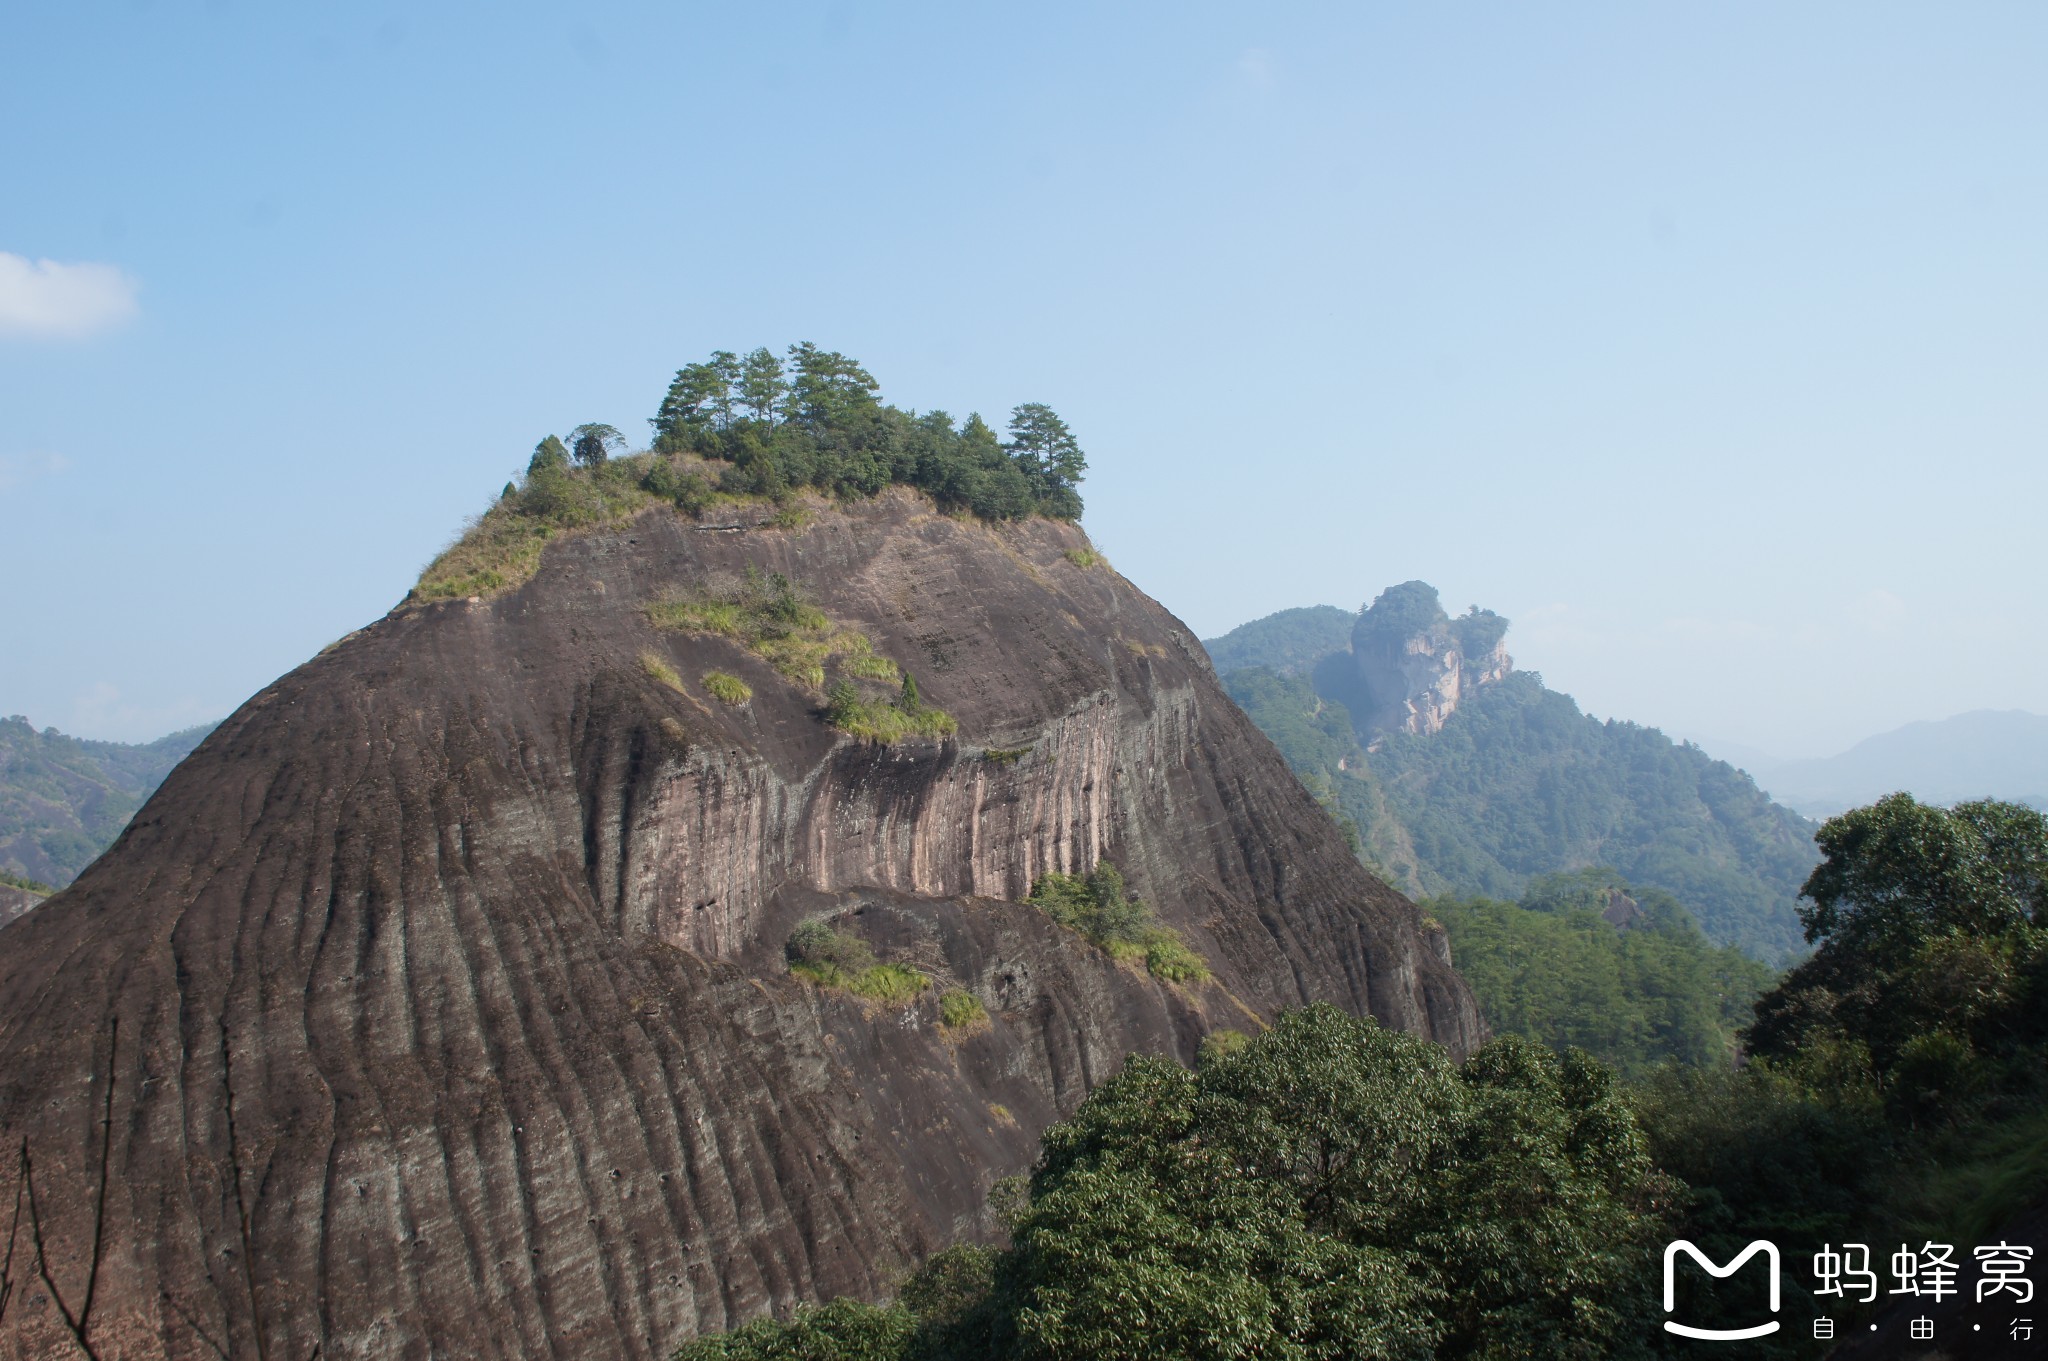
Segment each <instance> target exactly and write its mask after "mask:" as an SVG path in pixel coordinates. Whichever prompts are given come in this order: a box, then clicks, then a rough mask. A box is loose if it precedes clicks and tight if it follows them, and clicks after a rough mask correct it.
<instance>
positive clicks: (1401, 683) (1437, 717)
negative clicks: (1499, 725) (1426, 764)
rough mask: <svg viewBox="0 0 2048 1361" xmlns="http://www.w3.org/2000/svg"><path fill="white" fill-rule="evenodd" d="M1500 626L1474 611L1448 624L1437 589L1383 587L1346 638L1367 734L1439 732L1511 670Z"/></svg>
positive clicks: (1417, 584) (1494, 617) (1406, 585)
mask: <svg viewBox="0 0 2048 1361" xmlns="http://www.w3.org/2000/svg"><path fill="white" fill-rule="evenodd" d="M1506 631H1507V625H1506V621H1505V620H1502V619H1501V618H1500V616H1498V615H1496V614H1493V613H1491V612H1490V611H1485V610H1481V609H1479V608H1478V607H1477V606H1474V607H1473V610H1472V612H1471V613H1470V614H1467V615H1464V616H1461V617H1459V618H1457V619H1452V618H1449V617H1448V616H1446V615H1445V614H1444V611H1443V608H1442V606H1441V605H1439V604H1438V603H1437V594H1436V589H1435V588H1434V587H1432V586H1430V585H1428V584H1427V583H1425V582H1420V581H1409V582H1404V583H1402V584H1401V585H1399V586H1393V587H1389V588H1388V589H1387V590H1386V591H1384V592H1382V593H1381V594H1380V596H1379V598H1378V599H1376V600H1375V601H1373V603H1372V604H1370V605H1368V606H1367V607H1366V608H1365V609H1364V610H1363V611H1361V612H1360V614H1359V617H1358V623H1357V625H1356V626H1355V627H1354V628H1353V630H1352V634H1351V657H1352V665H1353V666H1354V667H1355V668H1356V677H1355V683H1356V686H1357V690H1358V693H1359V694H1360V695H1361V697H1362V698H1363V699H1364V701H1365V702H1364V705H1363V706H1362V707H1363V712H1362V713H1361V714H1359V715H1357V717H1359V718H1361V719H1362V720H1363V723H1364V727H1365V729H1366V730H1367V731H1370V732H1375V733H1390V732H1405V733H1416V734H1419V735H1422V736H1428V735H1430V734H1432V733H1438V732H1441V731H1443V726H1444V724H1445V722H1446V721H1448V720H1449V718H1450V716H1451V715H1452V714H1454V713H1456V712H1457V710H1458V704H1459V702H1460V701H1461V700H1463V699H1464V698H1465V696H1466V695H1467V694H1469V693H1470V692H1471V691H1472V690H1473V689H1476V688H1477V687H1479V686H1482V685H1492V684H1496V683H1498V682H1499V681H1501V680H1503V679H1505V678H1506V676H1507V674H1508V672H1510V671H1511V670H1513V669H1514V660H1513V659H1512V658H1511V657H1509V656H1508V653H1507V645H1506V643H1505V642H1504V641H1503V637H1504V635H1505V633H1506Z"/></svg>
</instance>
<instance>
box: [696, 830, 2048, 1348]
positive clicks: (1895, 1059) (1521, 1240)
mask: <svg viewBox="0 0 2048 1361" xmlns="http://www.w3.org/2000/svg"><path fill="white" fill-rule="evenodd" d="M1820 844H1821V851H1822V855H1823V860H1822V862H1821V864H1820V865H1819V867H1818V868H1816V869H1815V870H1814V871H1813V873H1812V874H1811V875H1810V876H1809V877H1808V878H1807V880H1806V882H1805V885H1804V894H1805V901H1806V906H1804V907H1803V908H1802V919H1803V924H1804V926H1805V930H1806V935H1807V937H1808V940H1809V943H1811V944H1813V945H1814V946H1816V947H1817V948H1816V949H1815V952H1814V954H1813V956H1812V958H1811V960H1810V961H1809V962H1808V963H1806V964H1804V965H1802V966H1800V967H1799V968H1798V969H1796V970H1795V971H1794V972H1793V973H1792V974H1791V975H1789V976H1788V977H1786V978H1785V979H1784V980H1782V981H1781V982H1780V983H1779V984H1778V985H1777V986H1776V987H1775V988H1773V989H1772V990H1771V991H1770V992H1768V993H1767V994H1766V995H1765V996H1764V997H1763V998H1762V999H1761V1000H1760V1001H1759V1002H1758V1004H1757V1006H1756V1009H1755V1017H1756V1020H1755V1022H1754V1024H1753V1025H1752V1026H1751V1027H1750V1029H1749V1030H1748V1032H1747V1042H1748V1044H1749V1047H1750V1051H1751V1057H1750V1059H1749V1061H1748V1062H1747V1063H1745V1064H1744V1065H1742V1066H1741V1067H1737V1066H1735V1065H1734V1064H1732V1063H1730V1064H1721V1065H1719V1066H1714V1067H1699V1068H1695V1067H1686V1066H1684V1065H1680V1064H1669V1065H1666V1066H1665V1067H1663V1068H1661V1069H1659V1070H1657V1071H1656V1072H1655V1073H1654V1074H1652V1075H1651V1076H1650V1077H1649V1078H1648V1079H1647V1080H1645V1081H1642V1082H1639V1083H1635V1084H1628V1083H1624V1082H1622V1081H1621V1080H1619V1079H1618V1078H1616V1077H1615V1076H1614V1075H1613V1074H1612V1073H1611V1072H1610V1071H1609V1070H1608V1069H1607V1068H1606V1067H1605V1066H1604V1065H1602V1064H1600V1063H1599V1062H1598V1061H1596V1060H1595V1059H1593V1058H1592V1057H1591V1056H1590V1055H1587V1054H1585V1053H1584V1052H1583V1051H1579V1050H1573V1049H1567V1050H1566V1052H1565V1053H1564V1054H1563V1055H1562V1056H1558V1055H1555V1054H1553V1053H1552V1052H1551V1051H1550V1050H1549V1049H1547V1048H1546V1047H1544V1046H1541V1045H1538V1044H1536V1043H1534V1042H1532V1041H1530V1040H1527V1039H1524V1038H1522V1037H1520V1036H1516V1035H1504V1036H1502V1037H1500V1038H1498V1039H1496V1040H1494V1041H1493V1042H1491V1043H1490V1044H1488V1045H1487V1046H1486V1047H1484V1048H1483V1049H1481V1050H1480V1051H1479V1052H1478V1053H1477V1054H1475V1055H1473V1056H1472V1057H1471V1058H1470V1059H1468V1060H1467V1061H1466V1062H1465V1063H1463V1064H1462V1065H1460V1064H1455V1063H1453V1062H1452V1061H1451V1060H1450V1059H1449V1058H1448V1057H1447V1056H1446V1055H1445V1054H1444V1053H1443V1052H1442V1051H1441V1050H1439V1049H1437V1048H1436V1047H1435V1046H1433V1045H1429V1044H1427V1043H1425V1042H1422V1041H1419V1040H1416V1039H1414V1038H1412V1037H1409V1036H1406V1035H1399V1034H1394V1033H1391V1032H1388V1031H1385V1030H1382V1029H1380V1028H1379V1027H1378V1026H1376V1025H1374V1024H1373V1023H1372V1022H1370V1021H1360V1020H1357V1019H1354V1018H1351V1017H1348V1016H1345V1015H1343V1014H1342V1013H1339V1012H1337V1011H1334V1010H1332V1009H1330V1008H1327V1007H1310V1008H1308V1009H1305V1010H1302V1011H1296V1012H1291V1013H1287V1014H1285V1015H1283V1016H1282V1017H1281V1018H1280V1020H1279V1021H1278V1023H1277V1024H1275V1025H1274V1027H1273V1028H1272V1029H1271V1030H1269V1031H1267V1032H1265V1033H1264V1034H1261V1035H1259V1036H1257V1037H1255V1038H1252V1039H1250V1040H1248V1041H1245V1040H1242V1038H1241V1037H1239V1040H1238V1042H1236V1043H1217V1042H1216V1041H1217V1040H1218V1039H1219V1038H1221V1037H1220V1036H1211V1038H1210V1041H1208V1042H1205V1044H1204V1047H1203V1050H1202V1053H1201V1056H1200V1058H1199V1059H1198V1061H1197V1063H1196V1066H1195V1068H1194V1070H1193V1071H1189V1070H1187V1069H1184V1068H1182V1067H1180V1066H1179V1065H1177V1064H1174V1063H1171V1062H1167V1061H1164V1060H1161V1059H1156V1058H1133V1059H1131V1060H1130V1061H1129V1062H1128V1063H1127V1065H1126V1067H1125V1069H1124V1071H1123V1073H1122V1074H1121V1075H1120V1076H1118V1077H1117V1078H1115V1079H1113V1080H1111V1081H1110V1082H1108V1083H1106V1084H1105V1085H1104V1086H1102V1087H1101V1088H1099V1089H1098V1090H1097V1091H1095V1092H1094V1093H1093V1094H1091V1095H1090V1096H1089V1098H1088V1099H1087V1100H1086V1101H1085V1102H1083V1103H1082V1106H1081V1108H1080V1109H1079V1110H1078V1111H1077V1112H1076V1113H1075V1115H1074V1116H1073V1117H1072V1118H1071V1119H1069V1120H1067V1121H1064V1122H1062V1123H1060V1124H1058V1125H1055V1126H1053V1127H1052V1128H1050V1129H1048V1130H1047V1131H1046V1132H1045V1135H1044V1136H1043V1139H1042V1142H1041V1151H1040V1155H1039V1158H1038V1161H1037V1163H1036V1165H1035V1166H1034V1168H1033V1169H1032V1172H1031V1174H1030V1176H1029V1178H1028V1179H1027V1180H1024V1181H1023V1182H1021V1183H1013V1184H1010V1185H1007V1186H1004V1187H999V1188H998V1194H997V1195H996V1196H995V1197H992V1199H993V1201H994V1203H995V1206H996V1208H997V1209H998V1211H999V1212H1000V1214H1001V1216H1002V1218H1003V1219H1004V1221H1005V1222H1006V1223H1007V1225H1008V1226H1009V1230H1010V1237H1009V1242H1008V1244H1007V1246H1005V1247H1002V1248H986V1247H980V1246H976V1245H961V1246H956V1247H953V1248H949V1249H947V1250H946V1251H944V1252H942V1253H940V1254H938V1255H937V1256H935V1257H933V1258H932V1259H931V1260H930V1261H929V1262H927V1263H926V1264H925V1266H924V1267H923V1268H922V1269H920V1270H919V1271H918V1272H917V1273H916V1274H915V1275H913V1276H912V1277H911V1278H910V1279H909V1280H908V1281H907V1282H905V1284H904V1285H903V1287H902V1288H901V1290H900V1291H899V1292H898V1296H897V1298H896V1300H895V1301H894V1302H891V1303H887V1304H867V1303H861V1302H858V1301H853V1300H845V1299H842V1300H836V1301H833V1302H832V1303H830V1304H828V1305H825V1306H823V1307H820V1308H805V1309H799V1310H798V1311H797V1313H796V1315H795V1316H794V1317H793V1318H790V1319H785V1320H763V1321H760V1322H756V1323H753V1324H749V1325H747V1326H746V1327H744V1328H741V1329H739V1330H737V1331H735V1332H732V1333H727V1334H723V1335H719V1336H715V1337H708V1338H702V1339H699V1340H697V1341H694V1342H690V1343H686V1344H684V1345H683V1346H682V1347H681V1348H680V1349H679V1350H678V1351H677V1352H676V1356H677V1358H679V1361H950V1359H951V1358H968V1357H973V1358H1004V1359H1007V1358H1016V1359H1017V1361H1022V1359H1023V1358H1037V1359H1041V1361H1068V1359H1069V1358H1071V1359H1072V1361H1082V1358H1091V1359H1092V1358H1097V1357H1103V1356H1119V1357H1134V1358H1157V1359H1158V1361H1167V1358H1176V1359H1177V1358H1225V1357H1251V1356H1262V1357H1284V1358H1298V1359H1299V1361H1322V1359H1323V1358H1328V1361H1337V1358H1381V1359H1382V1361H1395V1359H1396V1358H1402V1359H1404V1361H1405V1359H1409V1358H1412V1359H1414V1361H1421V1359H1422V1358H1445V1359H1446V1361H1447V1359H1448V1358H1482V1357H1483V1358H1503V1357H1518V1358H1542V1359H1545V1361H1550V1359H1553V1358H1554V1359H1556V1361H1564V1359H1565V1358H1572V1359H1574V1361H1587V1359H1590V1358H1600V1357H1616V1358H1619V1357H1651V1356H1665V1355H1669V1356H1674V1357H1676V1356H1687V1355H1691V1351H1690V1350H1689V1349H1690V1348H1692V1347H1693V1346H1694V1344H1692V1343H1691V1342H1689V1341H1686V1340H1684V1339H1674V1338H1671V1337H1669V1336H1667V1335H1665V1334H1664V1333H1662V1332H1661V1331H1660V1330H1659V1329H1658V1327H1657V1324H1656V1320H1657V1319H1658V1318H1660V1317H1661V1316H1662V1310H1661V1305H1662V1300H1661V1285H1662V1277H1661V1272H1660V1270H1659V1265H1658V1261H1657V1255H1658V1251H1659V1249H1660V1248H1661V1246H1662V1245H1663V1243H1665V1242H1667V1241H1669V1240H1670V1239H1671V1238H1673V1237H1681V1236H1682V1237H1685V1238H1688V1239H1691V1240H1692V1241H1693V1242H1695V1243H1697V1244H1699V1245H1700V1246H1701V1247H1702V1248H1704V1249H1705V1250H1706V1251H1708V1252H1709V1254H1710V1255H1712V1256H1713V1257H1714V1259H1715V1260H1717V1261H1726V1260H1729V1259H1730V1258H1731V1257H1732V1256H1733V1255H1734V1253H1735V1251H1737V1250H1739V1249H1740V1248H1741V1247H1742V1246H1743V1245H1745V1244H1746V1243H1748V1242H1749V1241H1751V1240H1752V1239H1754V1238H1759V1237H1765V1238H1770V1239H1772V1240H1773V1241H1775V1242H1777V1243H1778V1244H1779V1245H1780V1247H1781V1248H1782V1249H1783V1250H1784V1251H1785V1252H1786V1254H1787V1260H1788V1261H1791V1260H1795V1259H1796V1257H1797V1255H1798V1254H1799V1253H1800V1252H1802V1251H1804V1252H1807V1253H1811V1252H1813V1251H1814V1250H1816V1249H1817V1248H1818V1247H1819V1246H1820V1245H1821V1244H1822V1243H1824V1242H1836V1243H1840V1242H1844V1241H1857V1242H1871V1243H1877V1242H1883V1241H1887V1240H1889V1241H1911V1242H1916V1243H1917V1242H1920V1241H1922V1239H1923V1237H1925V1238H1928V1239H1932V1240H1933V1241H1939V1242H1949V1243H1968V1242H1973V1241H1975V1242H1989V1241H1993V1240H1992V1238H1991V1237H1988V1236H1986V1235H1995V1234H1997V1233H1998V1232H1999V1230H2000V1228H2001V1227H2002V1226H2003V1225H2004V1224H2005V1223H2007V1222H2008V1221H2009V1219H2010V1217H2011V1216H2012V1215H2013V1214H2015V1213H2016V1212H2017V1211H2019V1210H2021V1209H2023V1208H2025V1207H2026V1206H2029V1205H2034V1204H2039V1203H2042V1202H2043V1201H2044V1200H2048V1155H2044V1152H2043V1150H2044V1149H2048V818H2044V817H2043V816H2042V815H2041V814H2040V813H2039V812H2036V811H2035V810H2033V809H2029V808H2026V807H2023V806H2020V805H2014V804H2006V803H1996V802H1988V801H1987V802H1982V803H1975V804H1963V805H1959V806H1957V807H1956V808H1954V809H1944V808H1938V807H1932V806H1928V805H1923V804H1919V803H1916V802H1915V801H1914V800H1913V799H1911V798H1910V797H1908V796H1906V795H1897V796H1894V797H1892V798H1889V799H1885V800H1883V801H1881V802H1879V803H1878V804H1875V805H1872V806H1871V807H1869V808H1864V809H1859V810H1856V811H1855V812H1852V813H1849V814H1845V815H1843V816H1842V817H1839V818H1836V819H1833V820H1831V821H1830V822H1829V823H1828V824H1827V825H1826V826H1825V827H1824V828H1823V829H1822V832H1821V835H1820ZM1597 887H1599V885H1598V884H1595V883H1594V882H1593V881H1591V880H1588V881H1587V882H1586V883H1585V884H1584V885H1581V886H1580V887H1579V888H1574V887H1573V886H1571V885H1570V884H1565V883H1553V884H1552V885H1550V886H1549V889H1548V890H1547V891H1549V892H1551V893H1552V894H1554V895H1556V894H1561V895H1562V898H1563V900H1565V901H1566V903H1567V907H1568V903H1569V900H1570V899H1571V897H1572V895H1573V894H1574V893H1576V892H1579V891H1580V890H1581V889H1584V888H1597ZM1526 910H1530V911H1535V910H1536V909H1534V908H1531V909H1526ZM1747 1284H1748V1283H1746V1282H1743V1281H1740V1280H1738V1279H1731V1280H1730V1281H1729V1282H1727V1283H1726V1284H1725V1286H1724V1285H1723V1284H1722V1283H1720V1282H1716V1281H1714V1280H1712V1279H1711V1278H1709V1277H1706V1276H1704V1275H1701V1276H1699V1277H1697V1278H1696V1279H1694V1280H1691V1281H1689V1282H1688V1283H1687V1284H1686V1285H1685V1286H1684V1287H1682V1288H1683V1289H1684V1290H1685V1291H1686V1292H1688V1298H1686V1299H1685V1300H1684V1301H1683V1303H1682V1304H1681V1309H1682V1311H1683V1313H1684V1316H1685V1317H1686V1319H1687V1320H1688V1321H1689V1322H1693V1323H1695V1324H1696V1325H1702V1326H1735V1325H1739V1324H1741V1323H1743V1322H1753V1321H1754V1319H1753V1317H1751V1314H1752V1313H1753V1307H1754V1306H1753V1301H1749V1300H1747V1299H1731V1297H1733V1296H1734V1295H1735V1293H1736V1292H1739V1291H1742V1290H1744V1289H1745V1288H1746V1287H1747ZM1724 1291H1725V1292H1727V1293H1725V1294H1724ZM1785 1298H1786V1301H1787V1304H1786V1317H1785V1327H1784V1329H1783V1330H1781V1332H1780V1333H1779V1334H1777V1335H1775V1336H1773V1337H1770V1338H1765V1339H1760V1340H1757V1341H1755V1342H1753V1343H1751V1344H1749V1347H1750V1349H1749V1350H1748V1351H1746V1352H1745V1353H1744V1354H1745V1355H1750V1356H1763V1357H1780V1356H1786V1357H1789V1356H1797V1355H1804V1354H1806V1349H1807V1348H1808V1347H1810V1345H1811V1344H1810V1342H1809V1340H1808V1339H1809V1338H1810V1336H1811V1330H1810V1329H1809V1328H1808V1327H1807V1323H1806V1319H1805V1318H1802V1317H1800V1315H1801V1314H1802V1313H1806V1314H1810V1313H1811V1312H1812V1311H1813V1309H1814V1300H1813V1299H1812V1298H1811V1297H1808V1296H1806V1295H1805V1294H1804V1293H1803V1292H1800V1291H1796V1290H1794V1291H1786V1292H1785ZM1829 1312H1830V1313H1832V1314H1834V1315H1835V1316H1836V1318H1837V1322H1838V1324H1840V1325H1841V1326H1842V1330H1843V1332H1844V1334H1845V1335H1852V1334H1854V1332H1855V1331H1856V1330H1857V1329H1859V1328H1860V1327H1861V1326H1862V1324H1863V1323H1864V1322H1865V1321H1866V1316H1867V1313H1868V1311H1867V1310H1863V1309H1862V1307H1861V1306H1858V1305H1856V1304H1853V1303H1847V1302H1833V1303H1831V1305H1830V1309H1829ZM1844 1314H1846V1315H1848V1317H1847V1319H1844V1318H1843V1317H1842V1315H1844Z"/></svg>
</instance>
